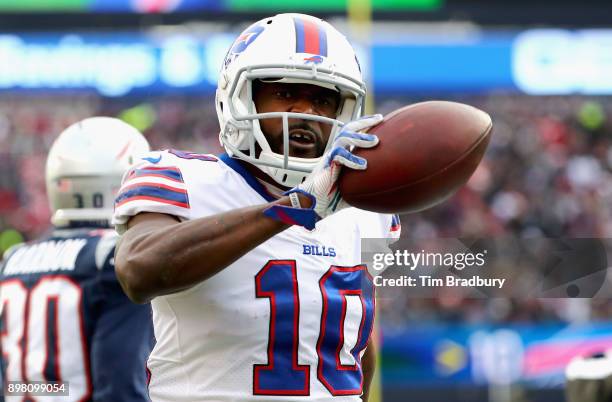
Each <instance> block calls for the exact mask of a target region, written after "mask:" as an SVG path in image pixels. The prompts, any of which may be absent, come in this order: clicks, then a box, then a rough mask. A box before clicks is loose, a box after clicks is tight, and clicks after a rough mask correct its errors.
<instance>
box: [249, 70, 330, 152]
mask: <svg viewBox="0 0 612 402" xmlns="http://www.w3.org/2000/svg"><path fill="white" fill-rule="evenodd" d="M253 100H254V101H255V107H256V108H257V112H258V113H269V112H294V113H306V114H313V115H317V116H323V117H329V118H332V119H335V118H336V114H337V112H338V107H339V104H340V94H339V93H338V92H336V91H333V90H331V89H327V88H323V87H319V86H317V85H309V84H286V83H276V82H272V83H267V82H266V83H264V82H260V81H255V83H254V85H253ZM259 124H260V126H261V130H262V131H263V133H264V135H265V136H266V139H267V140H268V143H269V144H270V147H271V148H272V151H273V152H276V153H279V154H282V153H283V152H284V150H283V122H282V119H261V120H259ZM331 129H332V126H331V125H329V124H326V123H320V122H317V121H314V120H304V119H289V155H290V156H296V157H299V158H316V157H319V156H321V155H323V151H324V150H325V145H326V144H327V140H328V139H329V134H330V132H331Z"/></svg>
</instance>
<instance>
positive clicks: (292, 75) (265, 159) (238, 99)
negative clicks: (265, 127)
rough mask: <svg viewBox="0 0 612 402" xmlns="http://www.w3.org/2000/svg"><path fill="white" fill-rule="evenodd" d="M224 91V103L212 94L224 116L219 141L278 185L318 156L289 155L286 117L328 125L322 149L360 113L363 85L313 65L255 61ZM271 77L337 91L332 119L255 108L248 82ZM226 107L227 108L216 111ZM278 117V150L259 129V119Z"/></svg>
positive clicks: (295, 178) (298, 178) (298, 176)
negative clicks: (280, 128) (280, 131)
mask: <svg viewBox="0 0 612 402" xmlns="http://www.w3.org/2000/svg"><path fill="white" fill-rule="evenodd" d="M237 77H238V78H237V79H236V80H234V81H233V84H232V86H231V87H230V89H229V91H228V99H229V102H227V105H226V104H221V102H220V100H219V99H217V108H218V113H224V114H226V116H229V119H228V120H227V121H226V123H225V125H224V126H223V128H222V131H221V134H220V140H221V143H222V144H223V145H224V146H225V148H226V150H227V151H228V153H230V155H231V156H234V157H236V158H239V159H242V160H244V161H246V162H249V163H251V164H253V165H255V166H257V167H258V168H260V169H261V170H262V171H263V172H265V173H266V174H268V175H269V176H270V177H272V178H273V179H274V180H275V181H276V182H277V183H279V184H281V185H283V186H290V187H291V186H295V185H298V184H300V183H301V182H302V181H303V180H304V179H305V178H306V176H307V175H308V174H309V173H310V172H311V171H312V169H313V168H314V166H315V165H316V164H317V162H318V161H319V160H320V157H317V158H299V157H294V156H289V119H301V120H310V121H316V122H321V123H324V124H329V125H330V126H331V127H332V128H331V132H330V135H329V138H328V140H327V143H326V145H325V151H324V153H325V152H326V151H327V150H328V149H329V148H330V146H331V143H332V142H333V139H334V137H335V136H336V134H337V133H338V132H339V131H340V129H341V128H342V126H343V125H344V124H345V123H347V122H349V121H351V120H354V119H356V118H358V117H359V116H360V115H361V111H362V108H363V104H364V101H363V99H364V96H365V85H364V84H363V83H362V82H360V81H358V80H355V79H353V78H351V77H349V76H346V75H344V74H341V73H339V72H335V71H332V70H329V69H324V68H317V66H316V65H305V66H303V65H295V66H291V67H288V66H286V65H261V66H256V67H248V68H247V67H245V68H243V69H242V70H240V71H239V72H238V75H237ZM272 78H273V79H274V80H275V81H278V82H285V83H290V84H310V85H317V86H321V87H324V88H328V89H333V90H336V91H338V92H339V93H340V103H339V108H338V113H337V116H336V118H335V119H333V118H328V117H324V116H319V115H313V114H306V113H294V112H267V113H258V112H257V110H256V107H255V103H254V101H253V82H254V81H255V80H259V79H261V80H265V79H272ZM221 108H228V109H227V110H219V109H221ZM272 118H274V119H279V118H280V119H282V125H283V153H282V154H280V153H276V152H273V151H272V149H271V147H270V144H269V142H268V139H267V138H266V136H265V134H264V133H263V131H262V129H261V125H260V120H263V119H272Z"/></svg>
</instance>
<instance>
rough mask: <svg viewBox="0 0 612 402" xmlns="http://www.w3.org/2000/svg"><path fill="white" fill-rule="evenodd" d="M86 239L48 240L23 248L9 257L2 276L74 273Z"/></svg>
mask: <svg viewBox="0 0 612 402" xmlns="http://www.w3.org/2000/svg"><path fill="white" fill-rule="evenodd" d="M86 244H87V240H86V239H66V240H49V241H44V242H41V243H37V244H33V245H28V246H23V247H21V248H19V249H17V250H16V251H15V253H14V254H13V255H12V256H10V258H9V259H8V261H7V262H6V265H5V267H4V271H3V274H4V276H9V275H18V274H36V273H40V272H54V271H74V269H75V266H76V260H77V257H78V255H79V252H80V251H81V250H82V249H83V247H85V245H86Z"/></svg>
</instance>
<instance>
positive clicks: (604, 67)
mask: <svg viewBox="0 0 612 402" xmlns="http://www.w3.org/2000/svg"><path fill="white" fill-rule="evenodd" d="M234 37H235V36H234V35H233V34H210V35H202V36H196V35H193V34H187V33H180V34H172V35H153V34H150V35H146V34H142V33H129V32H126V33H99V34H92V33H82V34H80V33H79V34H77V33H75V34H42V33H41V34H0V61H1V62H0V89H4V90H7V89H8V90H46V91H48V90H52V91H53V90H70V91H74V90H88V91H95V92H97V93H99V94H101V95H103V96H125V95H133V94H143V93H144V94H147V95H149V94H156V93H166V92H180V93H187V94H189V93H192V94H193V93H195V94H210V93H212V92H213V91H214V89H215V87H216V82H217V76H218V73H219V69H220V66H221V62H222V60H223V58H224V56H225V54H226V52H227V49H228V48H229V47H230V45H231V43H232V40H233V38H234ZM387 39H388V38H387ZM387 39H385V38H378V39H376V40H375V42H374V43H373V44H372V46H371V52H370V55H371V57H363V56H362V57H361V62H362V64H363V67H364V70H367V71H370V72H371V74H370V75H371V77H372V80H373V83H372V84H373V88H374V90H375V92H376V93H377V94H383V95H384V94H392V93H401V94H406V95H410V94H412V93H440V92H446V93H457V92H461V93H465V92H476V93H487V92H498V91H512V92H524V93H527V94H534V95H545V94H551V95H561V94H612V58H611V57H609V55H610V54H612V30H588V31H587V30H585V31H568V30H556V29H544V30H529V31H525V32H505V33H504V32H501V33H500V32H482V33H478V34H475V35H470V36H468V37H465V38H461V37H458V38H453V37H450V38H446V37H444V39H443V40H441V39H440V35H438V36H435V37H429V36H420V37H418V38H406V40H398V39H397V38H396V39H395V40H394V41H393V42H389V41H388V40H387ZM364 52H365V53H366V54H367V49H365V50H364V49H362V52H360V53H364ZM368 59H369V60H368Z"/></svg>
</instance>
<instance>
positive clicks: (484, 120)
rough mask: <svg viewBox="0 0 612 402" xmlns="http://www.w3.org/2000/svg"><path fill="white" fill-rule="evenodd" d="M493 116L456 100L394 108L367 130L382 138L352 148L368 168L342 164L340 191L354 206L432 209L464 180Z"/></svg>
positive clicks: (484, 142)
mask: <svg viewBox="0 0 612 402" xmlns="http://www.w3.org/2000/svg"><path fill="white" fill-rule="evenodd" d="M491 128H492V122H491V117H490V116H489V115H488V114H487V113H485V112H483V111H482V110H480V109H477V108H475V107H472V106H469V105H465V104H463V103H456V102H444V101H430V102H422V103H416V104H413V105H409V106H405V107H403V108H401V109H398V110H395V111H394V112H391V113H389V114H388V115H386V116H385V118H384V120H383V121H382V122H381V123H380V124H378V125H376V126H375V127H372V128H371V129H370V130H369V132H370V133H372V134H376V135H377V136H378V137H379V139H380V142H379V144H378V145H377V146H376V147H374V148H369V149H365V148H356V149H355V151H354V153H355V154H356V155H359V156H361V157H363V158H365V159H367V161H368V168H367V169H366V170H362V171H359V170H353V169H347V168H344V169H342V173H341V175H340V178H339V183H338V185H339V187H340V194H342V197H343V198H344V199H345V200H346V201H347V202H348V203H349V204H351V205H352V206H354V207H357V208H361V209H366V210H369V211H374V212H384V213H408V212H418V211H422V210H424V209H427V208H430V207H432V206H434V205H436V204H439V203H440V202H442V201H444V200H446V199H447V198H449V197H450V196H451V195H453V194H454V193H455V192H456V191H457V190H458V189H459V188H460V187H461V186H462V185H463V184H465V183H466V182H467V180H468V179H469V178H470V176H471V175H472V173H474V170H476V167H477V166H478V164H479V163H480V160H481V159H482V156H483V155H484V153H485V150H486V148H487V145H488V143H489V139H490V138H491Z"/></svg>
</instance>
